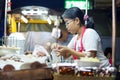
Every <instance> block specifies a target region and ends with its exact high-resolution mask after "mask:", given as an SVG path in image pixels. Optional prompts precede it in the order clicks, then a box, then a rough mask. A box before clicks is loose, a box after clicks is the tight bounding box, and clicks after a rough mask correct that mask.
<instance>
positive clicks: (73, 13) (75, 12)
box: [62, 7, 94, 28]
mask: <svg viewBox="0 0 120 80" xmlns="http://www.w3.org/2000/svg"><path fill="white" fill-rule="evenodd" d="M76 17H78V18H79V19H80V22H81V24H83V25H84V24H85V20H84V13H83V11H82V10H80V9H79V8H78V7H72V8H69V9H67V10H65V12H64V13H63V14H62V18H63V19H64V18H68V19H75V18H76ZM86 27H87V28H94V22H93V20H91V18H88V19H87V24H86Z"/></svg>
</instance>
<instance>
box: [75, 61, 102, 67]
mask: <svg viewBox="0 0 120 80" xmlns="http://www.w3.org/2000/svg"><path fill="white" fill-rule="evenodd" d="M75 62H76V63H77V66H80V67H99V66H100V62H89V61H80V60H76V61H75Z"/></svg>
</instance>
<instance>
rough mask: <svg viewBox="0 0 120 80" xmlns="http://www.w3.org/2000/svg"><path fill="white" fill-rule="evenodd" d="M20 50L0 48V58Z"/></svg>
mask: <svg viewBox="0 0 120 80" xmlns="http://www.w3.org/2000/svg"><path fill="white" fill-rule="evenodd" d="M19 50H20V48H16V47H3V46H0V56H4V55H7V54H16V53H17V51H19Z"/></svg>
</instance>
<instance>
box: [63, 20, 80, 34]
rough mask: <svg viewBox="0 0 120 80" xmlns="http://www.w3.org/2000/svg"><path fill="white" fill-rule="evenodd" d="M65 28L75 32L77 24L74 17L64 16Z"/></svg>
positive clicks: (72, 32) (77, 27)
mask: <svg viewBox="0 0 120 80" xmlns="http://www.w3.org/2000/svg"><path fill="white" fill-rule="evenodd" d="M64 21H65V25H66V28H67V30H68V32H70V33H71V34H75V33H77V31H78V29H79V26H78V23H77V22H76V20H75V19H68V18H64Z"/></svg>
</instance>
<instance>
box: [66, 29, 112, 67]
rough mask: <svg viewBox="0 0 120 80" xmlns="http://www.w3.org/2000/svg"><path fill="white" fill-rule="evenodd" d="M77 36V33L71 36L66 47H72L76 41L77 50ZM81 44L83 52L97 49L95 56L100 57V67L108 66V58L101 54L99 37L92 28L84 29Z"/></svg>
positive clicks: (78, 43) (77, 49) (78, 45)
mask: <svg viewBox="0 0 120 80" xmlns="http://www.w3.org/2000/svg"><path fill="white" fill-rule="evenodd" d="M77 36H78V34H77V35H75V36H74V37H73V38H72V40H71V41H70V43H69V44H68V47H69V48H72V49H74V45H75V42H76V51H79V49H80V47H81V45H80V40H81V38H80V39H78V40H77ZM82 44H83V47H84V50H85V52H89V51H90V50H94V51H97V54H96V57H97V58H98V59H100V62H101V67H107V66H110V64H109V61H108V59H107V58H106V57H105V56H104V54H103V51H102V46H101V39H100V37H99V35H98V33H97V32H96V31H95V30H94V29H90V28H87V29H86V31H85V33H84V34H83V38H82Z"/></svg>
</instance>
